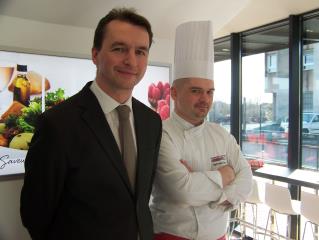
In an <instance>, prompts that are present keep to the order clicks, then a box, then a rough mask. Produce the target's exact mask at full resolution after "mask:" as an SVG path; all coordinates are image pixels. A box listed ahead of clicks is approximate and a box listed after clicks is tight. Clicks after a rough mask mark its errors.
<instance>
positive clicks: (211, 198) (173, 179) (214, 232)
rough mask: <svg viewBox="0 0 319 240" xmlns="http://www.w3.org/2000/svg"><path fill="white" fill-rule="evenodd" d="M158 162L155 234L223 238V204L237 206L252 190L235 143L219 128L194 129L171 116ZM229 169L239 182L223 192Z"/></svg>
mask: <svg viewBox="0 0 319 240" xmlns="http://www.w3.org/2000/svg"><path fill="white" fill-rule="evenodd" d="M181 159H183V160H186V162H187V164H188V165H189V166H190V167H191V169H192V171H191V172H189V171H188V169H187V168H186V167H185V166H184V165H183V164H181V163H180V160H181ZM158 161H159V162H158V168H157V172H156V177H155V182H154V188H153V202H152V203H151V211H152V215H153V221H154V230H155V232H156V233H159V232H165V233H170V234H173V235H177V236H181V237H184V238H187V239H197V240H215V239H218V238H219V237H221V236H223V235H224V234H225V233H226V228H227V221H228V218H229V212H228V211H225V208H224V207H222V206H220V205H219V203H221V202H223V201H224V200H228V201H229V202H230V203H231V204H232V205H233V206H234V207H236V206H238V204H239V203H240V202H242V201H244V200H245V199H246V198H247V196H248V194H249V192H250V190H251V185H252V172H251V169H250V166H249V165H248V163H247V161H246V160H245V158H244V157H243V155H242V153H241V151H240V148H239V146H238V144H237V142H236V140H235V138H234V137H233V136H232V135H230V134H229V133H228V132H227V131H226V130H225V129H224V128H222V127H221V126H219V125H218V124H215V123H210V122H206V121H204V122H203V124H201V125H200V126H193V125H192V124H190V123H188V122H186V121H185V120H183V119H182V118H180V117H179V116H178V115H177V114H176V113H172V115H171V117H170V118H169V119H168V120H166V121H164V123H163V136H162V141H161V148H160V154H159V159H158ZM226 164H229V165H231V166H232V167H233V169H234V171H235V174H236V178H235V180H234V181H233V183H232V184H231V185H229V186H226V187H223V186H222V179H221V175H220V173H219V171H217V169H218V168H219V167H220V166H222V165H226Z"/></svg>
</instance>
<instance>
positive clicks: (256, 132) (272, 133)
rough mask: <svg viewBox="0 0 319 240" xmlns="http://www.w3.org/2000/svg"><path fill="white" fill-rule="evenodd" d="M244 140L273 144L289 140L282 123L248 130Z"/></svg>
mask: <svg viewBox="0 0 319 240" xmlns="http://www.w3.org/2000/svg"><path fill="white" fill-rule="evenodd" d="M243 139H244V140H246V141H250V142H266V141H267V142H273V141H277V140H280V139H287V134H286V133H285V130H284V128H283V127H282V126H281V124H280V123H271V124H268V125H263V126H261V127H256V128H253V129H250V130H246V132H245V133H244V134H243Z"/></svg>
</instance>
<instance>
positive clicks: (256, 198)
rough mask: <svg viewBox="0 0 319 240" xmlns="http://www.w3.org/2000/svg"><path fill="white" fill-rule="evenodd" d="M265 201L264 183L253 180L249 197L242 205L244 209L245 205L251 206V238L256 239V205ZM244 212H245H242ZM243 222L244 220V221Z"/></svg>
mask: <svg viewBox="0 0 319 240" xmlns="http://www.w3.org/2000/svg"><path fill="white" fill-rule="evenodd" d="M264 201H265V185H264V183H260V182H258V181H257V180H256V179H255V178H253V185H252V190H251V192H250V195H249V197H248V199H247V200H246V202H245V203H244V209H245V207H246V204H249V205H250V206H251V210H252V215H253V226H252V229H253V238H254V239H256V236H257V219H258V215H257V213H258V211H257V210H258V205H257V204H261V203H264ZM244 212H245V211H244ZM244 220H245V219H244Z"/></svg>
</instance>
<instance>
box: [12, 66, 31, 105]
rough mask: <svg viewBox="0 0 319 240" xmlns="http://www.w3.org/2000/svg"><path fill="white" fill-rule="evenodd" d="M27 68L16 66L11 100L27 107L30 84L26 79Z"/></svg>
mask: <svg viewBox="0 0 319 240" xmlns="http://www.w3.org/2000/svg"><path fill="white" fill-rule="evenodd" d="M26 74H27V66H26V65H19V64H18V65H17V76H16V78H15V79H14V80H13V84H14V89H13V100H14V101H18V102H20V103H22V104H23V105H25V106H29V103H30V82H29V80H28V79H27V76H26Z"/></svg>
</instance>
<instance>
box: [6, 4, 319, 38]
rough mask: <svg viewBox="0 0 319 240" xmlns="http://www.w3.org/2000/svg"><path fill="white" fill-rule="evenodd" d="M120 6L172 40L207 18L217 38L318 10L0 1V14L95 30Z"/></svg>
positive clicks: (308, 6)
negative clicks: (188, 24)
mask: <svg viewBox="0 0 319 240" xmlns="http://www.w3.org/2000/svg"><path fill="white" fill-rule="evenodd" d="M121 6H126V7H134V8H135V9H136V10H137V11H138V13H140V14H142V15H144V16H145V17H147V18H148V19H149V20H150V22H151V24H152V26H153V31H154V36H155V38H164V39H173V37H174V31H175V28H176V26H177V25H178V24H180V23H182V22H185V21H190V20H207V19H210V20H212V21H213V24H214V35H215V38H216V37H220V36H223V35H228V34H229V33H231V32H238V31H242V30H246V29H249V28H253V27H256V26H260V25H263V24H266V23H270V22H273V21H276V20H280V19H283V18H287V17H288V16H289V15H290V14H298V13H302V12H305V11H309V10H313V9H316V8H319V0H156V1H155V0H0V15H6V16H11V17H18V18H25V19H28V20H35V21H41V22H48V23H55V24H63V25H71V26H76V27H84V28H92V29H94V28H95V27H96V24H97V22H98V20H99V19H100V18H101V17H103V16H104V15H105V14H106V13H107V12H108V11H109V10H110V9H112V8H113V7H121Z"/></svg>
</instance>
